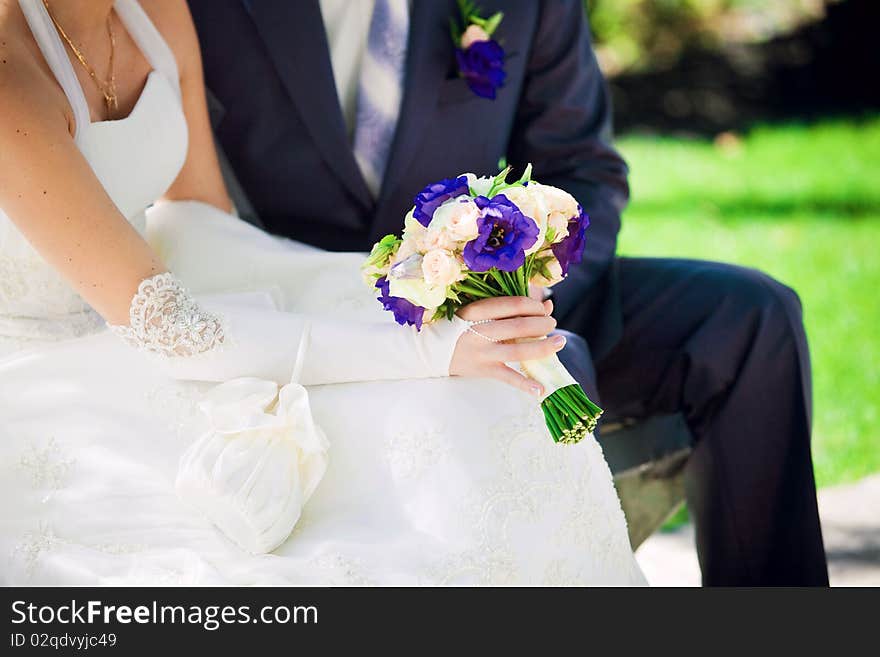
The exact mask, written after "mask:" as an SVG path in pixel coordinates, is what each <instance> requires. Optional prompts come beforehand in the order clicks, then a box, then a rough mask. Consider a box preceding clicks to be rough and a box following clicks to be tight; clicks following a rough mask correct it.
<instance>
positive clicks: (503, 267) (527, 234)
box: [462, 194, 539, 272]
mask: <svg viewBox="0 0 880 657" xmlns="http://www.w3.org/2000/svg"><path fill="white" fill-rule="evenodd" d="M474 202H475V203H476V204H477V207H478V208H480V211H481V213H480V214H481V216H480V218H479V219H477V227H478V229H479V231H480V232H479V235H477V237H476V238H475V239H473V240H472V241H470V242H468V243H467V244H466V245H465V247H464V251H463V252H462V256H463V258H464V262H465V264H466V265H467V266H468V268H470V269H471V270H473V271H476V272H484V271H489V270H490V269H491V268H492V267H495V268H497V269H498V270H500V271H516V270H517V269H519V268H520V267H522V266H523V264H524V263H525V261H526V249H529V248H531V247H532V246H534V245H535V242H536V241H537V240H538V233H539V230H538V225H537V224H536V223H535V222H534V221H533V220H532V219H529V218H528V217H526V216H525V215H524V214H523V213H522V212H520V209H519V208H518V207H516V205H515V204H514V203H513V202H511V201H510V199H508V198H507V197H506V196H505V195H504V194H498V195H497V196H495V197H494V198H492V199H488V198H486V197H485V196H478V197H477V198H475V199H474Z"/></svg>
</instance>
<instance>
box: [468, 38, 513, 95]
mask: <svg viewBox="0 0 880 657" xmlns="http://www.w3.org/2000/svg"><path fill="white" fill-rule="evenodd" d="M455 59H456V60H457V61H458V70H459V72H460V73H461V76H462V77H463V78H464V79H465V80H466V81H467V84H468V86H469V87H470V88H471V91H473V92H474V93H475V94H477V95H478V96H480V97H482V98H491V99H493V100H494V99H495V92H496V91H497V89H498V88H499V87H501V86H503V85H504V79H505V78H506V77H507V73H505V72H504V48H502V47H501V46H500V45H499V44H498V42H497V41H495V40H489V41H475V42H474V43H472V44H471V45H470V46H469V47H468V48H467V49H466V50H462V49H461V48H458V49H456V51H455Z"/></svg>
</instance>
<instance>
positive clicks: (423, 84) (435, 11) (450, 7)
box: [377, 0, 458, 215]
mask: <svg viewBox="0 0 880 657" xmlns="http://www.w3.org/2000/svg"><path fill="white" fill-rule="evenodd" d="M411 11H412V15H411V17H410V30H409V44H408V49H407V61H406V77H405V82H404V93H403V100H402V101H401V105H400V116H399V118H398V122H397V128H396V131H395V136H394V142H393V144H392V149H391V157H390V159H389V162H388V167H387V169H386V171H385V177H384V178H383V180H382V190H381V192H380V195H379V203H380V206H381V204H382V202H383V201H385V200H387V199H388V197H389V196H390V195H391V193H392V192H394V190H395V188H396V187H397V184H398V182H399V180H400V177H401V174H402V173H403V172H404V171H406V169H407V167H408V166H409V163H410V162H411V161H412V158H413V157H414V156H415V153H416V150H417V148H418V145H419V141H420V140H421V137H422V135H423V133H424V131H425V130H426V129H428V123H429V121H430V119H431V116H432V114H433V113H434V109H435V105H436V104H437V94H438V92H439V90H440V85H441V84H442V82H443V80H444V78H445V77H446V72H447V71H448V69H449V66H450V62H451V58H452V57H454V51H453V47H452V41H451V38H450V36H449V19H450V17H452V16H457V15H458V14H457V12H458V10H457V9H456V5H455V2H454V1H452V0H412V10H411ZM427 182H428V181H426V184H427ZM415 191H417V190H414V191H413V193H415ZM380 214H381V212H379V213H377V215H380Z"/></svg>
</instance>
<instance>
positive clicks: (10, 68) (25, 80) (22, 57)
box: [0, 0, 73, 124]
mask: <svg viewBox="0 0 880 657" xmlns="http://www.w3.org/2000/svg"><path fill="white" fill-rule="evenodd" d="M21 113H27V114H29V115H30V116H31V118H42V117H46V118H48V119H52V120H56V119H57V120H59V121H61V120H66V121H68V123H71V124H72V120H73V117H72V116H71V112H70V107H69V105H68V103H67V99H66V98H65V96H64V92H63V91H62V90H61V87H60V86H59V85H58V83H57V82H56V81H55V78H54V76H53V75H52V72H51V70H50V69H49V66H48V64H47V63H46V61H45V59H43V56H42V53H41V52H40V49H39V46H37V44H36V42H35V41H34V39H33V36H32V35H31V32H30V29H29V28H28V26H27V22H26V21H25V18H24V16H23V15H22V13H21V9H20V8H19V6H18V2H17V0H0V115H2V116H3V123H4V124H10V123H11V121H10V119H11V120H12V121H14V120H15V119H16V118H18V116H19V115H20V114H21Z"/></svg>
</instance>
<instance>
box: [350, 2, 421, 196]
mask: <svg viewBox="0 0 880 657" xmlns="http://www.w3.org/2000/svg"><path fill="white" fill-rule="evenodd" d="M408 33H409V0H376V4H375V7H374V9H373V17H372V19H371V20H370V32H369V36H368V37H367V49H366V52H365V53H364V58H363V63H362V64H361V75H360V81H359V82H358V99H357V114H356V120H355V131H354V156H355V159H356V160H357V163H358V166H360V169H361V173H362V174H363V176H364V180H365V181H366V182H367V186H368V187H369V188H370V191H371V192H372V194H373V197H374V198H375V197H378V195H379V190H380V188H381V187H382V178H383V176H384V175H385V168H386V166H387V165H388V157H389V155H390V153H391V142H392V140H393V139H394V129H395V127H396V126H397V118H398V115H399V113H400V100H401V97H402V95H403V78H404V70H405V65H406V40H407V36H408Z"/></svg>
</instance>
